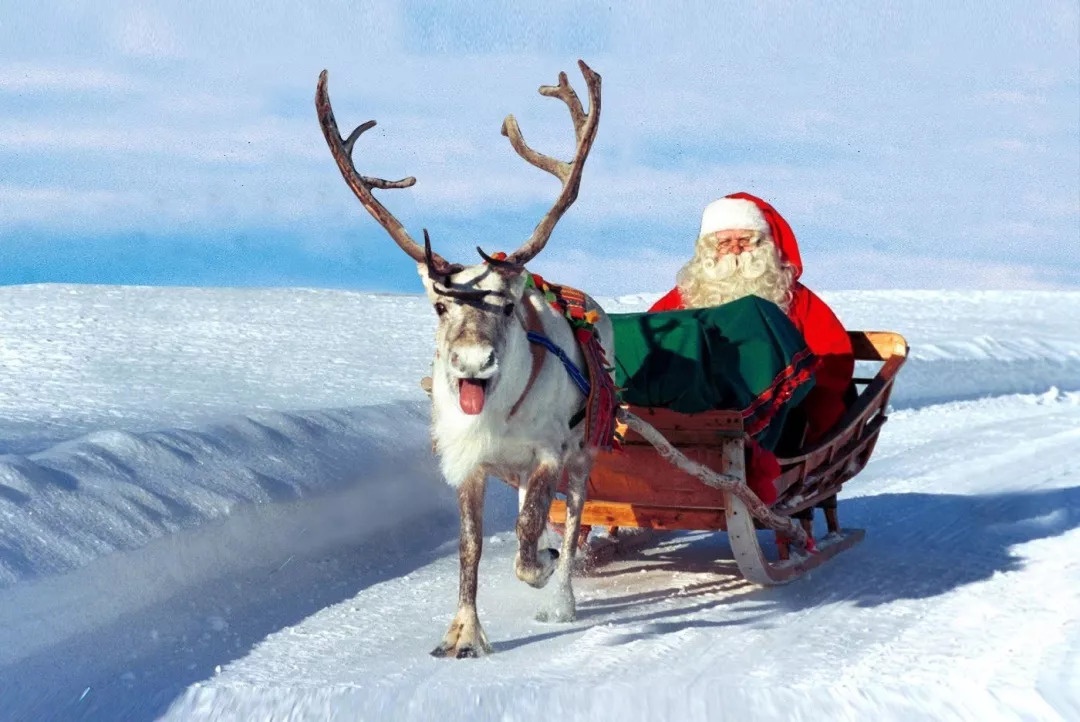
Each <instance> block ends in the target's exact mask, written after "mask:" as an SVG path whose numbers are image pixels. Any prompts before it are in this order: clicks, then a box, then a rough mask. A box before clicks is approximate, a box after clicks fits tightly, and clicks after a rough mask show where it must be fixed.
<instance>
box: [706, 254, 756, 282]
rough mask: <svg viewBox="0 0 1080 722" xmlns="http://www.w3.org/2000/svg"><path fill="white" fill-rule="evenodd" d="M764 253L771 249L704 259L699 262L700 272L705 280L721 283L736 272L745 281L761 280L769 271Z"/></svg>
mask: <svg viewBox="0 0 1080 722" xmlns="http://www.w3.org/2000/svg"><path fill="white" fill-rule="evenodd" d="M761 251H766V252H768V253H771V252H772V251H771V249H767V248H762V249H760V250H756V251H743V252H742V253H739V254H735V253H727V254H724V255H723V256H720V258H706V259H705V260H704V261H702V262H701V272H702V275H704V276H705V277H706V278H709V279H710V280H714V281H723V280H724V279H727V278H731V277H732V276H733V275H735V273H736V272H737V273H738V274H739V275H740V276H742V277H743V278H745V279H747V280H751V281H752V280H754V279H755V278H761V276H762V275H764V273H765V272H766V271H767V270H768V269H769V259H768V257H767V256H766V253H762V252H761Z"/></svg>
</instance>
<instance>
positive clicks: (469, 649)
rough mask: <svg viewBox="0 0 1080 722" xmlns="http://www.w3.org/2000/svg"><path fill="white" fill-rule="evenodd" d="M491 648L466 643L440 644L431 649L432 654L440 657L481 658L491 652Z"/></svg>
mask: <svg viewBox="0 0 1080 722" xmlns="http://www.w3.org/2000/svg"><path fill="white" fill-rule="evenodd" d="M490 653H491V649H489V648H486V647H483V646H473V645H471V644H466V645H463V646H460V647H448V646H446V645H445V644H440V645H439V646H438V647H436V648H435V649H433V650H431V656H432V657H436V658H438V659H443V658H445V657H453V658H454V659H479V658H480V657H483V656H484V655H485V654H490Z"/></svg>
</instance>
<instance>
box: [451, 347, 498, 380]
mask: <svg viewBox="0 0 1080 722" xmlns="http://www.w3.org/2000/svg"><path fill="white" fill-rule="evenodd" d="M496 364H497V360H496V358H495V350H494V349H492V348H490V347H485V346H479V347H478V346H466V347H464V348H459V349H456V350H454V351H451V352H450V366H451V367H452V368H453V369H454V370H455V371H456V372H458V373H459V374H464V375H468V376H484V375H485V374H487V373H489V372H491V371H492V369H494V368H495V366H496Z"/></svg>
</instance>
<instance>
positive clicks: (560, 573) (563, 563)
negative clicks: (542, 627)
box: [536, 452, 592, 622]
mask: <svg viewBox="0 0 1080 722" xmlns="http://www.w3.org/2000/svg"><path fill="white" fill-rule="evenodd" d="M591 466H592V464H591V457H590V456H589V455H588V453H587V452H581V453H580V454H578V455H575V458H573V459H572V460H571V461H570V463H568V464H567V466H566V468H567V477H568V478H567V484H566V529H565V531H564V532H563V539H562V553H561V554H560V555H559V566H558V568H557V569H556V571H555V588H554V590H553V593H552V595H551V598H550V599H549V600H548V601H547V604H546V605H545V606H544V607H543V608H541V609H540V611H539V612H537V615H536V619H537V621H541V622H572V621H574V618H575V617H576V616H577V602H576V601H575V599H574V588H573V585H572V583H571V576H572V575H573V572H574V558H575V556H576V553H577V550H578V546H579V545H578V535H579V533H580V531H581V510H582V508H584V506H585V486H586V482H587V481H588V479H589V470H590V467H591Z"/></svg>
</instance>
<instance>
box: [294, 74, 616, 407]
mask: <svg viewBox="0 0 1080 722" xmlns="http://www.w3.org/2000/svg"><path fill="white" fill-rule="evenodd" d="M578 66H579V67H580V68H581V72H582V74H583V75H584V76H585V82H586V84H587V85H588V88H589V112H588V114H586V113H585V110H584V108H583V107H582V105H581V101H580V100H579V99H578V96H577V94H576V93H575V92H574V90H573V88H571V87H570V84H569V82H568V81H567V78H566V73H559V84H558V85H555V86H551V85H545V86H541V88H540V94H541V95H546V96H549V97H555V98H559V99H560V100H562V101H563V102H564V103H566V105H567V107H568V108H569V110H570V117H571V119H572V121H573V124H574V132H575V135H576V138H577V150H576V152H575V154H574V158H573V159H572V160H571V161H570V162H568V163H567V162H564V161H560V160H558V159H556V158H552V157H550V156H546V155H543V154H541V153H538V152H537V151H535V150H533V149H532V148H530V147H529V146H528V145H526V143H525V141H524V139H523V138H522V136H521V130H520V128H519V127H518V124H517V121H516V120H515V119H514V116H513V115H508V116H507V117H506V119H505V120H504V121H503V125H502V134H503V135H505V136H506V137H507V138H509V139H510V144H511V146H512V147H513V148H514V150H515V151H516V152H517V154H518V155H520V156H521V157H522V158H524V159H525V160H526V161H528V162H529V163H530V164H532V165H534V166H536V167H537V168H540V169H542V170H545V171H547V172H548V173H551V174H552V175H554V176H555V177H557V178H558V179H559V180H560V181H561V182H562V192H561V193H560V194H559V196H558V198H556V200H555V204H554V205H553V206H552V207H551V209H550V210H549V211H548V212H547V213H546V214H545V215H544V217H543V218H542V219H541V221H540V223H539V224H537V226H536V229H535V230H534V231H533V234H532V236H531V237H530V238H529V239H528V240H527V241H526V242H525V244H524V245H522V246H521V248H519V249H518V250H516V251H514V252H513V253H511V254H510V255H509V256H507V257H506V258H504V259H496V258H492V257H490V256H488V255H487V254H485V253H484V252H483V250H481V249H480V248H477V251H478V252H479V253H480V256H481V258H482V259H483V261H484V262H483V263H481V264H477V265H473V266H462V265H460V264H456V263H448V262H447V261H446V260H444V259H443V258H442V257H441V256H439V255H438V254H437V253H434V252H433V251H432V250H431V239H430V238H429V236H428V233H427V230H425V231H424V247H423V248H422V249H421V247H420V246H419V245H418V244H417V243H416V241H414V240H413V239H412V237H410V236H409V234H408V233H407V232H406V231H405V228H404V227H403V226H402V225H401V223H400V222H399V221H398V220H397V219H396V218H394V216H393V215H392V214H391V213H390V212H389V211H388V210H387V209H386V208H385V206H383V205H382V203H380V202H379V201H378V200H376V199H375V196H374V195H373V194H372V190H373V189H375V188H380V189H388V188H408V187H409V186H412V185H413V184H414V183H416V179H415V178H413V177H411V176H410V177H408V178H403V179H402V180H398V181H387V180H383V179H381V178H371V177H368V176H363V175H360V174H359V173H358V172H357V170H356V166H355V165H354V163H353V158H352V151H353V146H354V145H355V143H356V140H357V138H359V137H360V135H361V134H362V133H364V132H365V131H367V130H370V129H371V128H373V127H374V126H375V121H374V120H369V121H368V122H366V123H364V124H362V125H360V126H358V127H357V128H356V129H355V130H353V132H352V133H350V134H349V137H348V138H342V136H341V134H340V133H339V131H338V126H337V121H336V119H335V118H334V112H333V110H332V108H331V107H330V96H329V95H328V93H327V89H326V75H327V74H326V71H325V70H324V71H323V72H322V74H321V75H320V76H319V84H318V88H317V89H316V93H315V108H316V110H317V111H318V114H319V123H320V125H321V126H322V129H323V135H324V136H325V137H326V142H327V144H328V145H329V146H330V152H331V154H332V155H333V156H334V160H336V161H337V165H338V168H339V169H340V170H341V174H342V176H343V177H344V178H345V182H346V183H347V184H348V185H349V187H350V188H352V190H353V193H355V194H356V197H357V198H359V199H360V202H361V203H362V204H363V206H364V207H365V208H366V209H367V210H368V212H369V213H370V214H371V215H372V216H373V217H374V218H375V220H377V221H378V222H379V224H380V225H382V227H383V228H385V229H386V231H387V233H389V234H390V237H391V238H393V239H394V241H395V242H396V243H397V244H398V246H400V247H401V249H402V250H403V251H405V253H407V254H408V255H409V257H410V258H412V259H413V260H414V261H416V262H417V264H418V268H419V270H420V276H421V278H422V279H423V281H424V287H425V289H426V291H427V295H428V299H429V300H430V301H431V304H432V307H433V308H434V310H435V313H436V314H437V315H438V317H439V325H438V330H437V332H436V347H437V352H436V359H437V361H439V362H441V363H437V364H436V366H437V367H439V368H441V369H442V372H443V373H444V374H445V381H446V383H447V384H448V385H449V386H450V388H451V389H452V391H453V392H454V393H455V394H456V395H457V397H458V402H459V404H460V407H461V410H462V411H463V412H464V413H466V414H469V415H476V414H479V413H481V412H482V411H483V409H484V406H485V400H486V399H487V398H488V396H489V395H491V394H492V393H495V391H496V387H497V386H498V385H499V376H500V372H501V371H502V368H501V367H506V366H508V365H510V364H513V363H514V362H513V361H510V358H509V357H511V356H514V353H512V350H511V347H513V348H514V349H517V350H518V352H519V353H525V349H526V347H527V343H525V342H524V338H525V333H524V328H525V325H526V324H525V318H524V316H523V309H522V298H523V295H524V293H525V287H526V279H527V276H526V272H525V264H526V263H528V262H529V261H530V260H531V259H532V258H534V257H535V256H536V255H537V254H538V253H539V252H540V251H541V250H543V248H544V245H545V244H546V243H547V241H548V238H549V237H550V236H551V232H552V230H554V228H555V224H556V223H558V221H559V219H560V218H562V216H563V214H564V213H565V212H566V209H567V208H569V207H570V205H571V204H573V202H574V201H575V200H576V199H577V193H578V187H579V186H580V184H581V173H582V170H583V169H584V165H585V159H586V157H588V154H589V150H590V149H591V148H592V144H593V140H594V139H595V137H596V129H597V124H598V121H599V119H600V76H599V75H598V74H596V73H595V72H593V71H592V69H591V68H589V66H587V65H586V64H585V63H584V62H583V61H580V60H579V61H578ZM515 341H516V343H515ZM526 356H527V354H526ZM516 360H520V359H515V361H516ZM527 367H528V366H525V368H527ZM437 370H438V369H437ZM516 370H517V369H515V371H516Z"/></svg>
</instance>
